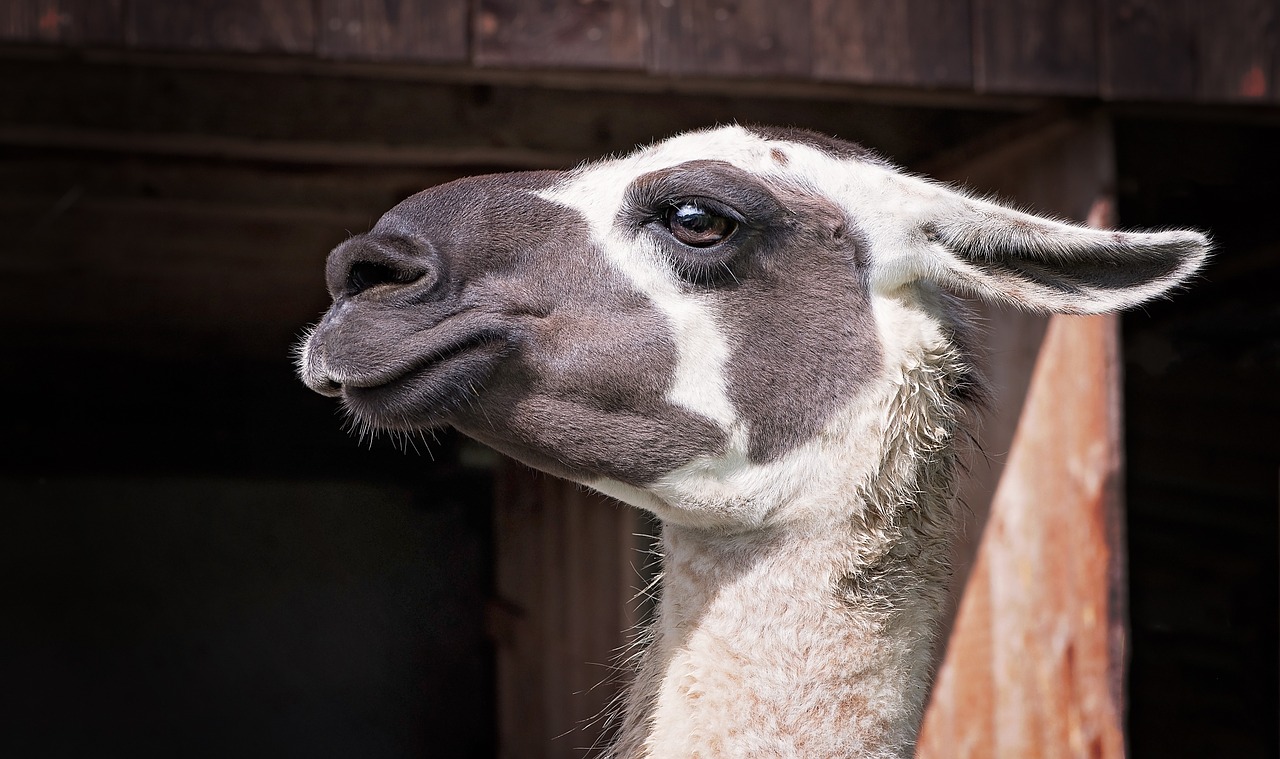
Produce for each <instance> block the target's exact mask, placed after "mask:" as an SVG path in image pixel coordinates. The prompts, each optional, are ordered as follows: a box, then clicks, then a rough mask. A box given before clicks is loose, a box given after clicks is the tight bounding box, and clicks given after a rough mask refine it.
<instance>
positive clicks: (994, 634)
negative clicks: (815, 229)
mask: <svg viewBox="0 0 1280 759" xmlns="http://www.w3.org/2000/svg"><path fill="white" fill-rule="evenodd" d="M969 166H970V168H968V169H964V168H955V169H953V172H954V174H960V175H968V176H969V177H970V179H971V181H972V184H974V185H976V186H978V187H980V188H982V189H987V190H1000V191H1001V194H1002V195H1003V196H1005V197H1008V198H1011V199H1014V200H1017V201H1018V202H1019V203H1021V204H1026V205H1030V206H1032V207H1035V208H1038V209H1039V210H1043V211H1047V212H1051V213H1057V214H1059V215H1062V216H1074V217H1076V218H1089V219H1090V221H1091V223H1094V224H1096V225H1107V224H1109V222H1110V218H1109V214H1110V212H1111V208H1112V207H1113V206H1112V204H1111V199H1110V192H1112V191H1113V187H1114V160H1113V157H1112V151H1111V142H1110V130H1109V126H1108V125H1107V123H1106V122H1105V120H1103V119H1101V118H1097V119H1086V120H1084V121H1074V122H1065V123H1062V124H1059V125H1057V126H1051V127H1048V128H1046V129H1044V130H1042V131H1041V132H1040V133H1039V134H1038V135H1037V134H1032V135H1028V136H1026V137H1024V138H1023V139H1021V140H1018V141H1016V142H1013V143H1011V144H1008V145H1005V146H1003V147H1002V148H1000V149H997V150H994V151H993V152H992V154H991V155H989V156H987V157H985V158H984V159H974V160H972V161H971V163H970V164H969ZM997 313H998V312H997ZM1023 318H1027V317H1019V316H1016V315H1012V314H999V318H993V321H992V322H991V323H990V329H991V331H992V332H993V333H994V334H995V335H996V337H997V338H998V340H997V341H996V343H995V344H996V346H997V350H1003V349H1001V348H1000V347H999V346H1005V347H1006V348H1008V347H1009V346H1011V345H1017V346H1019V347H1017V348H1015V349H1014V350H1013V351H1012V352H1008V353H997V354H996V355H995V356H993V357H992V360H991V364H992V367H993V373H994V374H995V375H996V376H997V378H999V377H1000V375H1001V373H1003V374H1004V375H1005V376H1006V378H1005V380H1004V381H1003V382H1000V383H999V384H1000V385H1005V387H1000V386H999V385H998V386H997V393H998V396H997V398H998V400H997V404H996V409H997V419H996V420H995V424H994V430H992V429H990V426H989V428H988V429H984V430H983V431H982V433H981V437H980V444H981V445H982V447H983V449H984V450H986V451H987V452H988V453H990V454H995V455H996V456H998V455H999V454H1000V450H999V449H998V448H993V447H992V445H993V443H994V444H995V445H999V442H998V441H999V440H1000V439H1002V438H1004V436H1005V435H1007V434H1008V433H1007V428H1008V425H1007V421H1008V415H1007V413H1006V412H1005V409H1006V403H1007V402H1008V400H1009V399H1012V400H1014V402H1015V403H1016V402H1017V400H1018V398H1017V393H1018V389H1019V388H1018V382H1020V381H1021V380H1020V379H1019V378H1020V376H1025V374H1024V373H1025V369H1026V366H1027V355H1028V351H1027V348H1029V347H1030V345H1031V343H1032V342H1034V339H1035V336H1036V333H1035V329H1034V328H1035V324H1034V323H1031V322H1028V323H1025V324H1023V323H1020V321H1019V320H1020V319H1023ZM1030 318H1032V319H1035V317H1030ZM1009 319H1011V321H1006V320H1009ZM1116 323H1117V322H1116V321H1115V319H1114V318H1113V317H1095V318H1092V319H1080V318H1067V317H1055V318H1054V319H1053V320H1052V321H1051V322H1050V325H1049V329H1048V332H1047V333H1046V336H1045V339H1044V342H1043V344H1042V345H1041V347H1040V349H1039V352H1038V357H1036V358H1035V364H1034V372H1033V373H1032V374H1031V379H1030V383H1029V387H1028V389H1027V392H1026V397H1025V401H1024V402H1023V404H1022V409H1021V413H1020V414H1019V415H1018V423H1017V426H1016V431H1015V432H1014V433H1013V442H1012V448H1011V452H1010V453H1009V455H1008V458H1007V463H1006V464H1005V465H1004V466H1003V467H1000V465H999V464H1000V462H999V459H998V458H997V460H995V461H994V462H992V464H991V465H990V466H989V467H984V466H983V465H982V463H981V462H979V463H978V464H977V465H975V466H974V467H973V473H974V475H975V481H974V482H971V483H969V484H968V485H967V486H966V489H965V490H964V491H962V498H963V500H964V501H965V502H966V503H967V504H968V505H969V506H971V507H972V508H973V509H974V511H975V512H976V516H977V517H978V518H979V520H980V518H981V515H982V512H983V511H984V509H983V503H982V501H981V499H982V498H983V497H984V495H986V494H989V493H990V492H991V482H992V476H993V475H998V476H999V484H998V486H996V489H995V496H994V498H993V499H992V502H991V508H990V514H989V516H988V517H987V522H986V526H985V529H982V530H981V533H980V534H981V542H980V545H979V546H978V551H977V557H976V560H975V561H974V563H973V566H972V569H971V571H970V572H969V574H968V581H967V583H966V585H965V591H964V597H963V600H962V603H961V606H960V609H959V613H958V616H957V618H956V621H955V626H954V630H953V632H952V634H951V637H950V641H949V644H948V648H947V651H946V656H945V660H944V662H943V665H942V667H941V669H940V672H939V676H938V681H937V684H936V686H935V689H934V692H933V696H932V699H931V701H930V705H929V710H928V712H927V715H926V718H925V725H924V729H923V731H922V733H921V738H920V746H919V752H918V756H921V757H972V758H973V759H977V758H978V757H1010V758H1012V757H1029V758H1030V759H1035V758H1037V757H1057V756H1064V757H1065V756H1071V757H1075V756H1101V757H1118V756H1123V751H1124V741H1123V733H1122V727H1121V724H1122V723H1121V708H1122V705H1123V692H1122V676H1123V671H1124V666H1125V661H1126V659H1125V652H1124V647H1123V643H1124V633H1125V628H1124V614H1125V608H1124V598H1125V594H1124V589H1125V585H1124V578H1123V575H1122V574H1121V572H1122V569H1123V561H1124V560H1123V557H1124V552H1123V543H1122V541H1121V535H1120V509H1121V506H1120V493H1121V490H1120V486H1119V478H1120V474H1121V468H1120V455H1121V444H1120V431H1119V420H1120V413H1119V403H1120V386H1119V366H1118V347H1117V346H1118V337H1117V332H1116ZM1019 334H1021V335H1022V337H1021V338H1019V337H1018V335H1019ZM1007 338H1012V342H1011V340H1010V339H1007ZM1019 341H1020V344H1019ZM964 559H965V557H963V556H962V557H961V560H960V563H961V565H962V567H961V570H960V572H959V574H960V575H961V576H963V574H964V571H963V564H964Z"/></svg>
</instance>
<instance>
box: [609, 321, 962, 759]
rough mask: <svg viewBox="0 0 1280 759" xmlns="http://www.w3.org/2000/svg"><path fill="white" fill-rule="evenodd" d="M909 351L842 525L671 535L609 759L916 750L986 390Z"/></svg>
mask: <svg viewBox="0 0 1280 759" xmlns="http://www.w3.org/2000/svg"><path fill="white" fill-rule="evenodd" d="M937 335H938V333H935V337H937ZM908 356H909V357H908V358H907V359H906V361H905V362H904V363H902V364H899V365H898V366H896V367H893V368H891V369H890V370H889V371H890V372H891V373H896V374H897V378H896V381H894V382H892V383H889V384H888V385H887V392H886V394H885V395H883V396H882V397H881V398H880V400H879V404H880V411H881V413H880V414H879V415H878V416H879V418H880V419H881V420H882V422H881V426H880V428H879V429H878V430H873V431H867V432H869V433H872V434H878V435H879V436H880V437H881V447H880V449H881V455H880V459H879V462H878V466H877V467H875V468H874V470H873V473H872V474H871V475H870V476H869V477H866V478H865V480H864V481H863V482H862V485H861V486H860V487H858V488H857V489H856V491H855V492H851V493H849V494H848V495H847V497H846V499H845V502H844V503H843V504H841V509H840V512H841V513H842V514H843V515H844V516H843V517H842V518H840V519H837V520H835V521H834V523H810V524H807V525H804V526H802V527H799V528H798V527H797V526H796V525H794V524H791V525H785V526H781V527H773V528H765V529H762V530H756V531H751V532H748V533H738V534H732V535H727V534H724V533H722V532H716V531H711V530H701V529H696V528H690V527H682V526H678V525H673V524H666V525H664V528H663V535H662V538H663V549H664V578H663V590H662V600H661V603H660V607H659V611H658V618H657V621H656V622H655V624H654V629H653V631H652V642H651V644H650V646H649V649H648V651H647V652H646V654H645V658H644V659H643V662H642V665H641V668H640V670H639V672H638V673H637V678H636V681H635V683H634V685H633V688H632V691H631V693H630V694H629V695H628V697H627V701H626V704H625V713H624V717H623V722H622V727H621V730H620V735H619V740H618V741H617V743H616V745H615V747H614V748H613V750H612V752H611V753H610V756H612V757H617V758H619V759H622V758H624V757H625V758H628V759H630V758H632V757H672V756H706V757H712V756H727V755H735V756H772V757H828V756H832V757H833V756H859V757H904V756H910V755H911V754H912V753H913V751H914V746H915V740H916V733H917V730H918V728H919V724H920V720H921V717H922V713H923V708H924V703H925V700H926V697H927V695H928V688H929V683H930V681H931V678H932V672H931V669H932V665H933V653H934V646H935V635H936V630H937V627H938V621H939V619H940V617H941V615H942V613H943V611H944V607H945V603H946V591H945V584H946V580H947V577H948V575H949V573H950V564H949V558H950V540H949V536H950V535H951V534H953V532H954V529H953V528H954V526H955V517H954V513H953V503H952V502H953V500H954V498H953V496H954V489H953V483H954V481H955V471H956V453H955V444H954V443H955V437H956V434H957V431H958V430H959V429H960V428H961V426H962V425H963V423H964V422H965V421H967V418H968V416H969V413H970V406H972V405H975V404H976V403H977V402H978V399H979V394H978V393H977V392H976V390H977V382H976V378H975V375H974V372H973V370H972V369H971V368H970V367H969V366H968V364H967V362H966V361H964V360H963V358H962V355H961V353H960V351H959V350H958V349H957V348H956V347H955V346H954V345H953V344H952V342H951V341H950V340H947V339H942V338H940V337H939V338H938V339H935V340H933V341H931V342H930V343H928V344H926V346H925V347H923V348H917V349H916V350H914V351H911V352H910V353H909V354H908ZM845 464H846V465H850V464H851V462H845ZM822 511H824V512H826V511H829V510H828V509H822Z"/></svg>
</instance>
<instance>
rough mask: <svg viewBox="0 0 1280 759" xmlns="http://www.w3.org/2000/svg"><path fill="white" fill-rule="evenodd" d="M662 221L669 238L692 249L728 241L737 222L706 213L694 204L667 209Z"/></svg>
mask: <svg viewBox="0 0 1280 759" xmlns="http://www.w3.org/2000/svg"><path fill="white" fill-rule="evenodd" d="M663 221H664V222H665V223H666V225H667V229H669V230H670V231H671V236H672V237H674V238H676V239H677V240H679V241H680V242H682V243H684V244H685V245H688V246H690V247H692V248H709V247H711V246H712V245H715V244H716V243H719V242H723V241H724V240H727V239H729V237H730V236H732V235H733V233H734V232H735V231H736V230H737V229H738V222H737V221H735V220H734V219H731V218H729V217H728V216H723V215H721V214H718V213H715V212H713V211H708V210H707V209H705V208H703V207H702V206H700V205H697V204H696V203H680V204H679V205H673V206H671V207H670V208H668V209H667V212H666V215H665V216H664V217H663Z"/></svg>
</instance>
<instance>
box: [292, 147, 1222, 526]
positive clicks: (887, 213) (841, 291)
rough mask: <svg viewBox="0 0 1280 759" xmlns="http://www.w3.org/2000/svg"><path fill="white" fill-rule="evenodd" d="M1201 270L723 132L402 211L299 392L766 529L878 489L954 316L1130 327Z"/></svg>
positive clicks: (641, 501)
mask: <svg viewBox="0 0 1280 759" xmlns="http://www.w3.org/2000/svg"><path fill="white" fill-rule="evenodd" d="M1207 248H1208V243H1207V241H1206V239H1205V238H1204V237H1203V236H1202V235H1199V234H1197V233H1194V232H1158V233H1146V234H1143V233H1121V232H1106V231H1098V230H1092V229H1087V228H1083V227H1079V226H1075V225H1070V224H1064V223H1060V222H1057V221H1053V220H1049V219H1044V218H1040V217H1036V216H1031V215H1028V214H1024V213H1019V212H1017V211H1013V210H1010V209H1007V208H1004V207H1002V206H999V205H996V204H994V203H990V202H987V201H983V200H978V199H975V198H972V197H969V196H967V195H964V194H962V193H959V192H956V191H954V190H951V189H948V188H946V187H944V186H942V185H939V184H936V183H933V182H930V181H928V180H925V179H921V178H917V177H913V176H910V175H907V174H904V173H903V172H901V171H899V170H897V169H895V168H894V167H892V166H890V165H888V164H886V163H885V162H883V161H881V160H879V159H877V158H876V157H874V156H872V155H871V154H869V153H868V152H867V151H865V150H863V149H861V148H860V147H858V146H856V145H853V144H852V143H846V142H841V141H838V140H833V139H830V138H826V137H822V136H820V135H816V134H813V133H808V132H800V131H793V130H769V129H749V128H741V127H725V128H720V129H715V130H710V131H705V132H696V133H690V134H686V135H682V136H678V137H675V138H672V139H670V140H667V141H665V142H662V143H658V144H656V145H654V146H651V147H649V148H646V149H642V150H639V151H637V152H635V153H633V154H631V155H629V156H626V157H622V158H616V159H611V160H606V161H602V162H599V163H595V164H590V165H586V166H583V167H580V168H578V169H576V170H573V171H567V172H534V173H515V174H505V175H494V176H485V177H477V178H471V179H464V180H459V181H457V182H453V183H450V184H447V185H443V186H440V187H436V188H433V189H430V190H427V191H424V192H422V193H419V194H417V195H414V196H413V197H411V198H409V199H407V200H405V201H404V202H402V203H401V204H400V205H398V206H396V207H395V208H393V209H392V210H391V211H389V212H388V213H387V214H386V215H385V216H383V217H382V218H381V219H380V220H379V221H378V223H377V224H376V225H375V226H374V228H373V229H372V230H371V231H370V232H368V233H367V234H363V235H358V236H355V237H353V238H351V239H349V240H347V241H346V242H344V243H342V244H341V245H339V246H338V247H337V248H336V249H335V250H334V251H333V252H332V253H331V255H330V257H329V262H328V266H327V271H326V277H327V282H328V287H329V291H330V293H331V295H332V297H333V306H332V307H331V308H330V309H329V311H328V313H327V314H326V315H325V316H324V318H323V319H322V320H321V322H320V323H319V324H318V325H317V326H316V327H315V329H314V330H313V331H312V333H311V334H310V335H309V337H308V338H307V340H306V341H305V342H304V343H303V345H302V347H301V361H300V365H301V366H300V368H301V374H302V377H303V379H304V381H305V382H306V383H307V384H308V385H309V386H310V387H311V388H312V389H314V390H316V391H317V392H320V393H324V394H327V395H333V396H338V397H341V398H342V401H343V403H344V404H345V406H346V407H347V408H348V410H349V411H350V413H351V414H353V415H354V416H355V417H356V418H357V420H359V422H360V423H362V424H365V425H369V426H372V427H375V428H382V429H391V430H417V429H425V428H432V427H438V426H442V425H453V426H455V427H457V428H458V429H459V430H461V431H462V432H464V433H466V434H468V435H470V436H472V437H474V438H476V439H478V440H480V441H482V442H485V443H487V444H489V445H492V446H493V447H495V448H497V449H498V450H501V451H503V452H505V453H508V454H510V455H512V456H514V457H515V458H517V459H520V460H522V461H524V462H526V463H528V464H530V465H532V466H534V467H536V468H539V469H542V470H545V471H548V472H551V473H554V474H558V475H561V476H565V477H568V478H570V479H574V480H577V481H579V482H583V483H586V484H588V485H591V486H593V487H596V488H598V489H600V490H603V491H605V492H607V493H610V494H612V495H616V496H618V497H620V498H622V499H623V500H626V501H629V502H631V503H633V504H635V505H638V506H642V507H645V508H649V509H651V510H653V511H655V512H657V513H658V514H659V516H661V517H663V518H665V519H670V520H675V521H678V522H683V523H688V524H695V525H717V526H722V527H724V526H728V527H745V526H753V525H761V524H764V523H766V522H767V521H769V520H770V519H777V518H785V517H786V515H787V511H788V509H789V508H790V507H789V504H791V503H792V502H794V501H798V500H800V499H799V497H798V496H800V495H801V494H807V495H809V496H813V495H814V494H815V493H818V495H819V500H820V499H821V491H822V490H823V488H824V487H825V488H828V489H829V490H830V491H831V492H836V491H838V490H843V491H845V492H847V490H848V487H849V486H851V485H853V486H856V485H857V479H858V478H860V477H866V476H869V473H870V472H871V471H872V470H873V469H874V466H875V465H876V462H877V461H878V460H879V459H880V458H881V457H882V456H883V455H884V451H883V447H884V442H883V437H884V434H883V433H884V429H883V428H884V426H885V424H886V421H885V420H886V417H885V415H886V413H887V412H886V405H887V403H888V401H887V400H886V399H887V398H888V397H889V396H890V395H892V393H893V392H894V391H895V389H896V387H897V385H898V384H900V382H901V380H902V377H903V376H904V375H905V374H908V373H909V372H910V371H911V370H912V369H913V368H914V367H918V366H924V365H927V364H929V362H930V361H933V362H934V363H937V361H938V360H939V359H938V357H939V356H943V355H948V354H949V353H950V352H952V349H953V348H954V347H955V341H956V337H955V333H956V328H957V325H956V324H955V323H953V321H954V317H953V316H952V313H953V311H952V303H951V299H950V297H949V296H948V295H947V293H948V292H951V291H960V292H965V293H969V294H973V295H977V296H979V297H982V298H986V299H989V300H994V301H1001V302H1006V303H1012V304H1015V305H1018V306H1020V307H1023V308H1028V309H1034V310H1038V311H1055V312H1074V313H1098V312H1104V311H1112V310H1116V309H1119V308H1124V307H1126V306H1130V305H1133V304H1136V303H1139V302H1142V301H1144V300H1147V299H1150V298H1152V297H1155V296H1157V295H1160V294H1161V293H1163V292H1165V291H1167V290H1168V289H1169V288H1171V287H1173V286H1175V285H1176V284H1177V283H1179V282H1181V281H1183V280H1184V279H1185V278H1186V277H1188V276H1189V275H1190V274H1191V273H1192V272H1194V271H1195V270H1196V268H1197V267H1198V266H1199V265H1200V264H1201V262H1202V261H1203V260H1204V258H1205V256H1206V253H1207ZM935 368H936V367H935ZM943 370H945V371H950V372H952V373H956V372H963V371H965V367H964V362H963V360H960V361H951V363H949V364H947V365H946V366H945V367H943ZM962 384H963V383H962V382H960V383H953V387H959V386H960V385H962ZM833 457H835V458H843V459H844V460H843V461H834V462H833V461H832V458H833ZM858 461H863V462H867V463H866V465H865V466H860V465H859V464H858V463H857V462H858ZM836 470H838V471H841V472H844V473H845V474H844V475H842V477H844V478H845V479H840V478H839V477H837V478H836V479H832V477H833V475H832V474H831V472H833V471H836ZM849 478H852V480H850V479H849ZM810 500H812V499H810Z"/></svg>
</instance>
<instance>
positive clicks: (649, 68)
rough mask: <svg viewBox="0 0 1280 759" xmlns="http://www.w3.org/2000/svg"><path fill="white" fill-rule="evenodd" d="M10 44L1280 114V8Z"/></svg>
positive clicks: (716, 7)
mask: <svg viewBox="0 0 1280 759" xmlns="http://www.w3.org/2000/svg"><path fill="white" fill-rule="evenodd" d="M0 40H8V41H13V42H19V43H36V44H49V43H52V44H59V45H72V46H99V47H110V48H127V49H130V50H139V51H144V50H145V51H182V52H229V53H272V54H285V55H292V56H302V57H308V58H317V59H325V60H347V61H375V62H400V63H416V64H437V65H439V64H443V65H449V66H464V67H465V66H474V67H486V68H511V69H527V68H536V69H575V70H595V71H606V70H607V71H627V72H635V73H642V74H648V75H654V76H658V77H671V76H679V77H727V78H745V77H757V78H760V77H762V78H775V79H787V80H816V81H829V82H850V83H857V84H866V85H876V86H889V87H907V88H918V89H939V88H940V89H947V90H957V91H968V92H975V93H1005V94H1036V95H1055V96H1073V97H1101V98H1104V99H1107V100H1160V101H1203V102H1227V101H1239V102H1269V103H1275V102H1280V4H1278V3H1276V2H1275V0H1222V1H1221V2H1214V3H1208V2H1203V3H1200V2H1191V1H1190V0H1069V1H1067V2H1063V1H1061V0H791V1H790V2H778V1H777V0H680V1H679V2H677V1H676V0H401V1H400V2H389V1H388V0H226V1H214V0H185V1H183V2H172V1H170V0H132V1H131V2H126V1H125V0H11V1H10V2H8V3H6V4H5V6H4V8H3V9H0Z"/></svg>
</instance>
